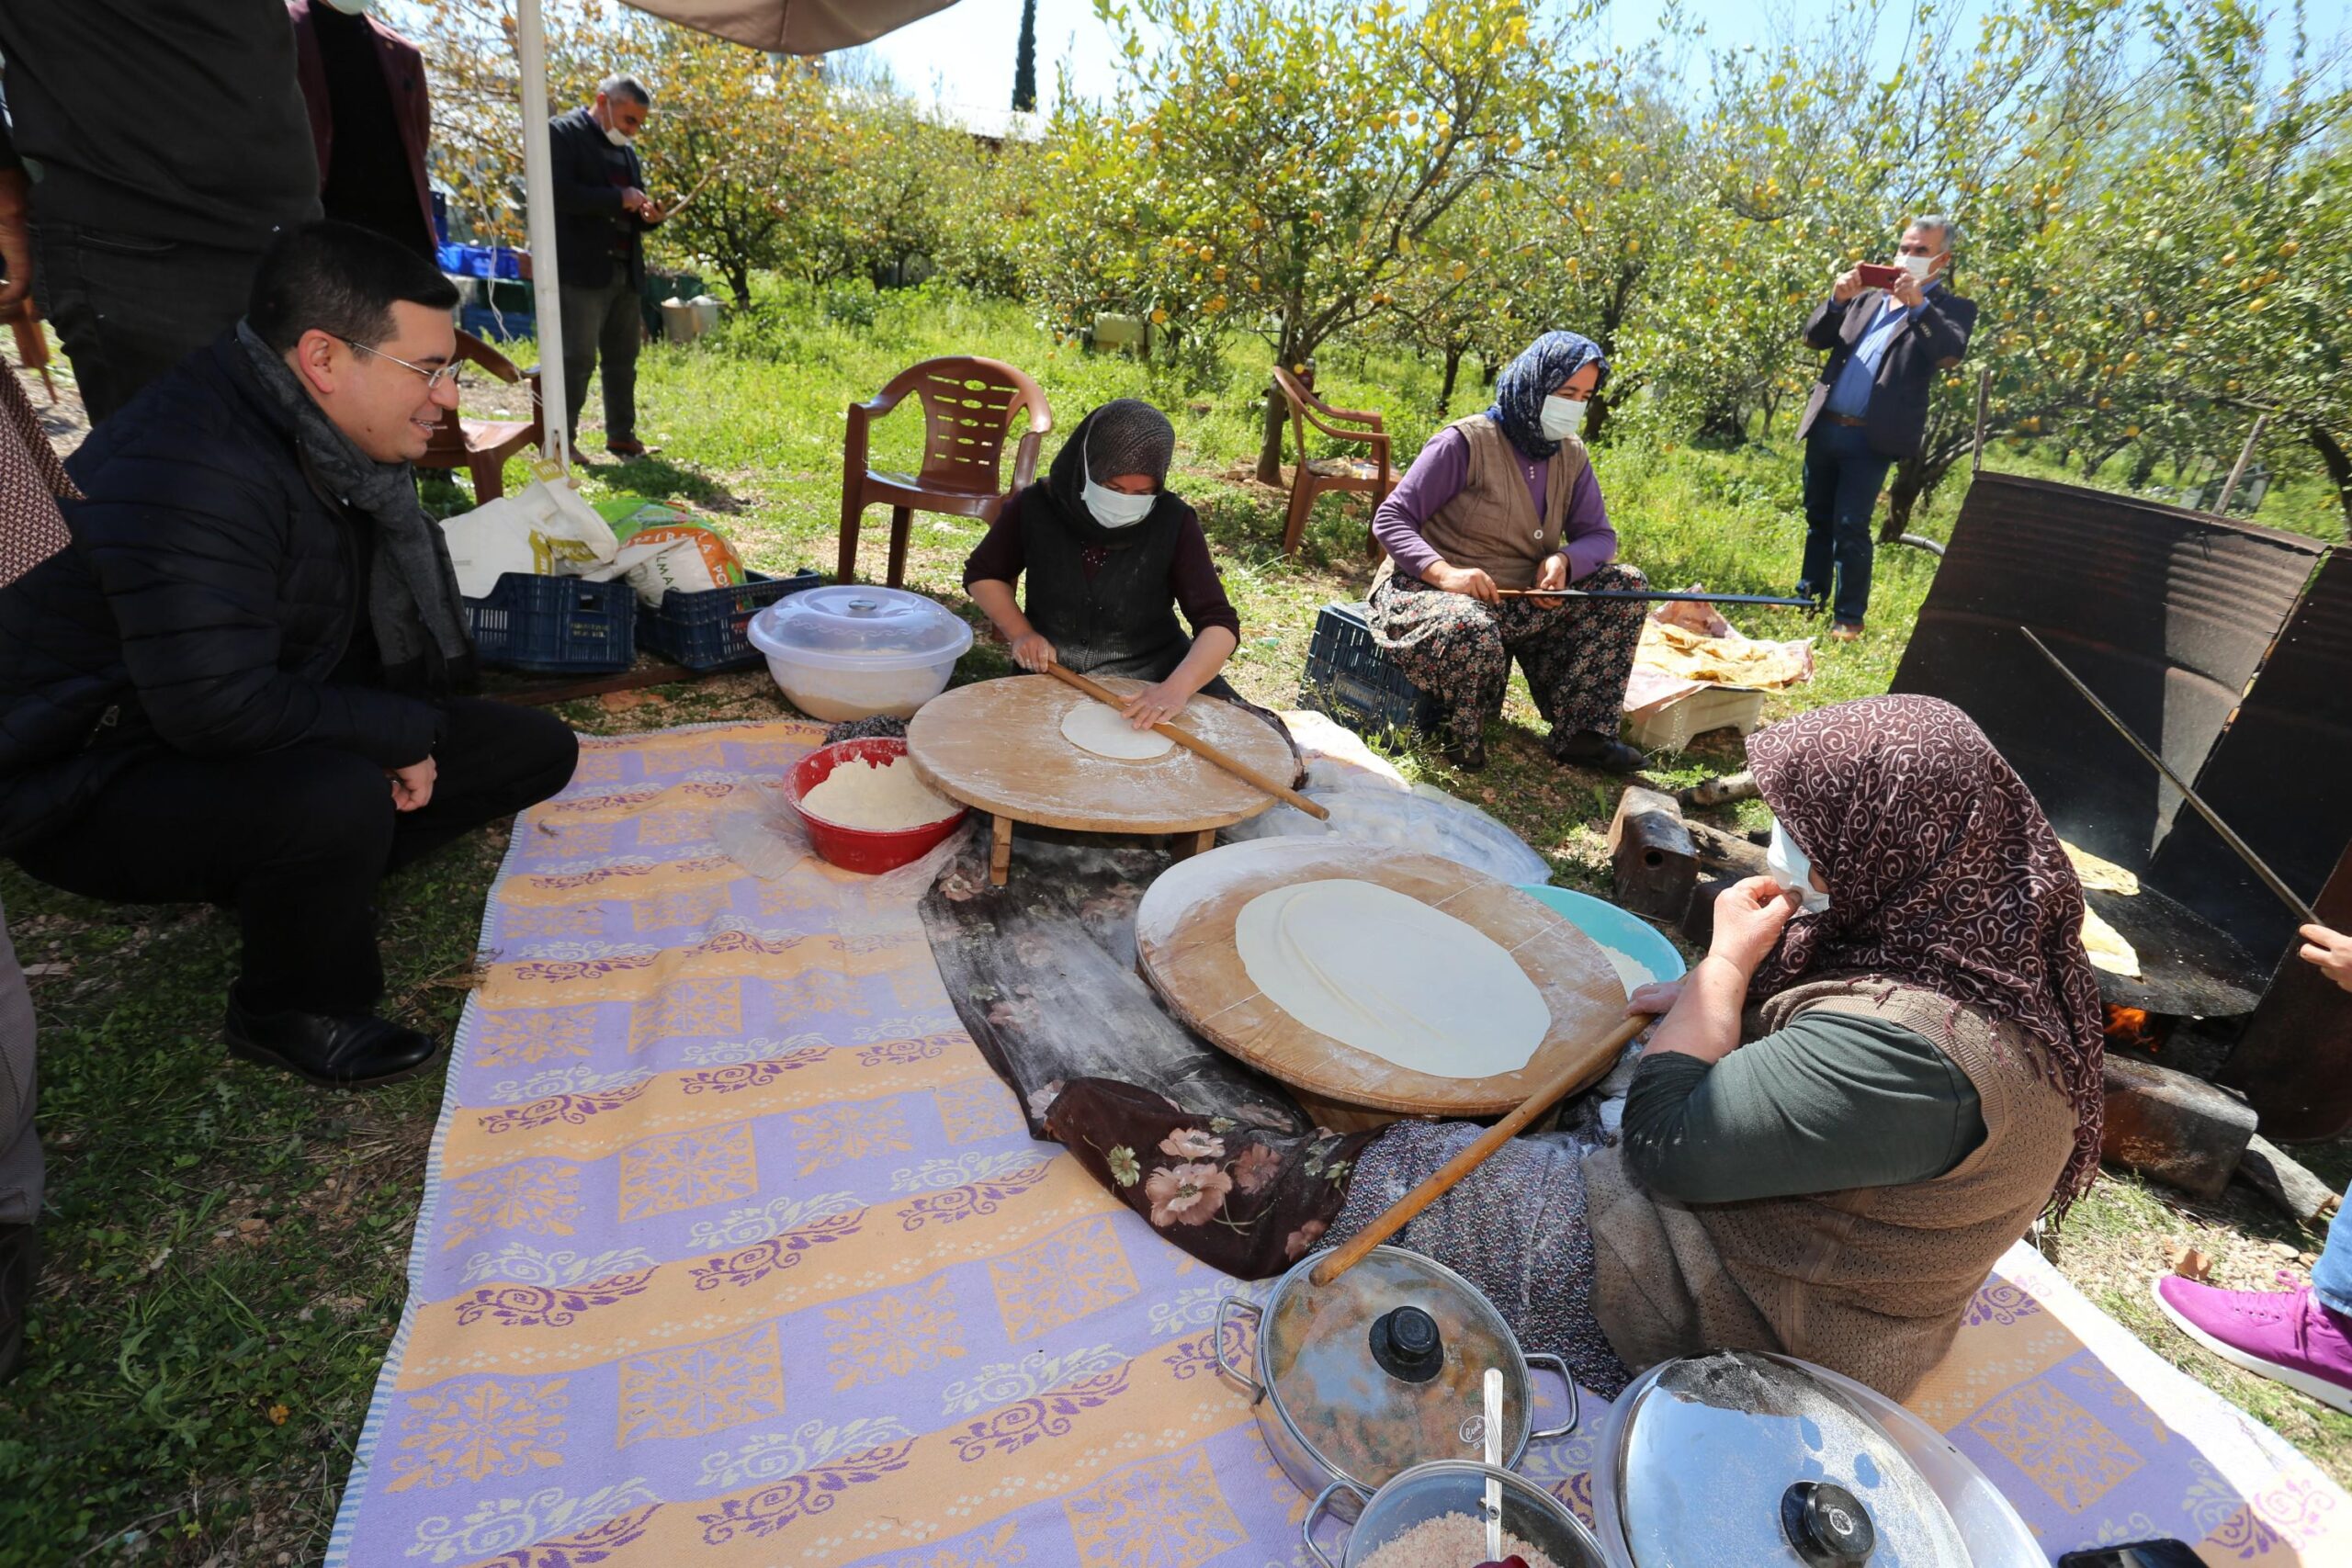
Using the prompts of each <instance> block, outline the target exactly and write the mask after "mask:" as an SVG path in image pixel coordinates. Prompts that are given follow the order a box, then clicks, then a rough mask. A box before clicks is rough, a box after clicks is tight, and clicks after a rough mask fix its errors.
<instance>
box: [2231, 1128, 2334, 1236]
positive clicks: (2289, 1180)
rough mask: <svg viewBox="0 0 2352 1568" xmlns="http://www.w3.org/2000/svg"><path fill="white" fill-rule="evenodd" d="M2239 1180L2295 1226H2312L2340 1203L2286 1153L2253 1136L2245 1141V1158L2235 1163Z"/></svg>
mask: <svg viewBox="0 0 2352 1568" xmlns="http://www.w3.org/2000/svg"><path fill="white" fill-rule="evenodd" d="M2238 1177H2239V1179H2241V1180H2243V1181H2245V1183H2246V1184H2247V1185H2248V1186H2250V1187H2253V1188H2255V1189H2256V1190H2259V1191H2260V1192H2261V1193H2262V1194H2263V1195H2264V1196H2265V1197H2267V1198H2268V1199H2269V1200H2270V1201H2272V1202H2274V1203H2276V1204H2278V1207H2279V1208H2280V1209H2282V1210H2284V1211H2286V1214H2287V1217H2288V1218H2289V1219H2290V1220H2292V1221H2294V1222H2295V1223H2296V1224H2303V1225H2308V1224H2317V1223H2318V1221H2319V1218H2320V1216H2321V1215H2323V1214H2324V1213H2327V1212H2328V1211H2329V1210H2330V1209H2333V1208H2335V1206H2336V1204H2337V1202H2338V1201H2340V1200H2339V1199H2338V1197H2337V1195H2336V1193H2335V1190H2333V1189H2332V1188H2330V1187H2329V1186H2328V1184H2327V1183H2326V1182H2324V1181H2322V1180H2321V1179H2319V1178H2318V1177H2316V1176H2313V1175H2312V1173H2311V1172H2310V1171H2308V1170H2306V1169H2304V1168H2302V1167H2301V1165H2299V1164H2297V1163H2296V1162H2295V1161H2294V1160H2293V1159H2291V1158H2290V1157H2289V1156H2288V1154H2287V1152H2286V1151H2285V1150H2284V1149H2281V1148H2280V1147H2279V1146H2278V1145H2276V1144H2274V1143H2272V1142H2271V1141H2270V1140H2269V1139H2267V1138H2266V1137H2264V1136H2263V1135H2262V1134H2259V1133H2256V1134H2255V1135H2254V1136H2253V1137H2252V1138H2249V1139H2248V1140H2246V1145H2245V1157H2244V1158H2243V1159H2241V1160H2239V1161H2238Z"/></svg>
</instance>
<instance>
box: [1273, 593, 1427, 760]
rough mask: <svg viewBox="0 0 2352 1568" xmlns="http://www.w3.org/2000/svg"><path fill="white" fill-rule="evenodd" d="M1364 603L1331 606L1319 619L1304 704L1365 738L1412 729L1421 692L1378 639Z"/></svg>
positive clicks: (1303, 683) (1302, 685)
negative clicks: (1382, 648)
mask: <svg viewBox="0 0 2352 1568" xmlns="http://www.w3.org/2000/svg"><path fill="white" fill-rule="evenodd" d="M1364 610H1365V606H1363V605H1362V604H1326V605H1324V606H1323V613H1322V614H1321V615H1317V616H1316V617H1315V639H1314V641H1312V642H1311V643H1309V644H1308V645H1307V649H1306V675H1305V676H1304V677H1302V678H1301V680H1300V681H1299V685H1298V695H1299V700H1300V701H1301V702H1303V703H1305V704H1306V705H1307V706H1309V707H1312V708H1319V709H1321V710H1322V711H1323V712H1325V713H1328V714H1329V715H1330V716H1332V717H1333V718H1336V719H1338V720H1339V721H1340V723H1342V724H1344V725H1346V726H1347V727H1348V728H1351V729H1354V730H1359V731H1361V732H1363V733H1365V734H1375V733H1377V732H1379V731H1381V730H1384V729H1400V730H1401V729H1410V728H1413V712H1414V709H1415V707H1416V705H1418V704H1419V701H1420V690H1419V688H1418V687H1416V686H1415V685H1414V684H1413V682H1410V681H1408V680H1407V679H1406V678H1405V672H1404V671H1401V670H1399V669H1397V667H1396V666H1395V665H1394V664H1391V663H1390V662H1388V656H1387V655H1386V654H1385V653H1383V652H1381V651H1380V645H1379V644H1378V643H1375V642H1374V641H1373V640H1372V627H1371V626H1369V625H1368V624H1367V623H1366V622H1365V620H1364Z"/></svg>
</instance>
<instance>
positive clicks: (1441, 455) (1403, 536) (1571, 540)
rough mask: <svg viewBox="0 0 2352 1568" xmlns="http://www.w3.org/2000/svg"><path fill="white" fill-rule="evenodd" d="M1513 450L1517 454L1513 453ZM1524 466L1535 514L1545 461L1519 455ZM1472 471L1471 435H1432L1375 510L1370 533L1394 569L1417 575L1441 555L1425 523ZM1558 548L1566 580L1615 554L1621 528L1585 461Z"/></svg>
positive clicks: (1450, 431) (1449, 431)
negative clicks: (1531, 460)
mask: <svg viewBox="0 0 2352 1568" xmlns="http://www.w3.org/2000/svg"><path fill="white" fill-rule="evenodd" d="M1514 456H1515V454H1514ZM1520 467H1521V472H1523V473H1525V474H1526V476H1527V494H1528V499H1530V500H1531V501H1532V502H1534V503H1535V514H1536V515H1537V516H1539V517H1540V516H1542V515H1543V514H1544V479H1545V469H1546V468H1549V467H1550V465H1549V464H1547V463H1537V464H1535V465H1534V466H1533V467H1532V468H1530V467H1529V466H1528V465H1527V463H1526V460H1525V459H1523V458H1522V459H1521V462H1520ZM1469 477H1470V438H1469V437H1468V436H1466V435H1464V434H1462V432H1461V431H1459V430H1457V429H1455V428H1454V427H1453V425H1450V424H1449V425H1447V426H1446V427H1445V428H1444V429H1442V430H1441V431H1439V432H1438V433H1437V434H1435V435H1432V436H1430V439H1429V444H1428V445H1427V446H1423V447H1422V448H1421V455H1420V456H1419V457H1416V458H1414V459H1413V466H1412V467H1411V468H1408V469H1406V470H1405V477H1404V478H1403V479H1399V480H1397V488H1396V489H1395V490H1392V491H1389V492H1388V499H1387V500H1385V501H1384V502H1381V503H1380V510H1379V511H1377V512H1374V513H1373V514H1372V536H1373V537H1374V538H1375V539H1377V540H1379V541H1380V547H1381V548H1382V549H1384V550H1386V551H1387V552H1388V557H1389V558H1390V559H1391V560H1393V561H1395V562H1396V563H1397V570H1398V571H1401V572H1404V573H1406V574H1408V575H1409V576H1413V577H1419V576H1420V575H1421V574H1422V573H1423V572H1424V571H1426V570H1428V569H1429V567H1430V564H1431V563H1432V562H1434V561H1436V560H1437V559H1438V558H1439V557H1438V553H1437V551H1436V550H1434V549H1432V548H1431V547H1430V542H1429V541H1428V540H1427V539H1424V538H1422V537H1421V529H1422V527H1423V525H1426V524H1427V523H1428V522H1429V520H1430V518H1431V517H1434V516H1436V515H1437V512H1438V509H1439V508H1440V507H1442V506H1443V505H1444V504H1445V503H1446V502H1449V501H1452V500H1453V498H1454V497H1455V496H1457V495H1459V494H1461V493H1462V485H1463V481H1464V480H1465V479H1468V478H1469ZM1560 548H1561V550H1562V551H1564V552H1565V553H1566V556H1567V558H1568V581H1571V582H1577V581H1582V580H1584V579H1585V578H1587V577H1589V576H1591V575H1592V574H1593V573H1594V572H1595V571H1598V570H1600V568H1602V567H1604V566H1607V565H1608V564H1609V563H1610V562H1611V561H1612V560H1614V559H1616V558H1617V530H1615V529H1614V528H1611V526H1610V525H1609V508H1608V507H1607V506H1606V505H1604V504H1603V503H1602V502H1601V499H1600V480H1599V479H1595V478H1594V477H1593V473H1592V468H1591V466H1590V465H1589V464H1588V465H1586V468H1585V470H1584V472H1583V473H1581V474H1578V475H1577V482H1576V484H1575V485H1574V486H1573V487H1572V488H1571V489H1570V490H1569V491H1568V515H1567V517H1566V521H1564V522H1563V523H1562V524H1561V525H1560Z"/></svg>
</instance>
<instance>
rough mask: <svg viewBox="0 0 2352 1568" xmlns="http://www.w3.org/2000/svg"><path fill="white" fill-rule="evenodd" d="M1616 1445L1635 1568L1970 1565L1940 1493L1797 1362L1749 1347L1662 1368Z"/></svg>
mask: <svg viewBox="0 0 2352 1568" xmlns="http://www.w3.org/2000/svg"><path fill="white" fill-rule="evenodd" d="M1616 1443H1617V1455H1616V1458H1617V1464H1616V1472H1615V1485H1616V1488H1617V1496H1616V1498H1615V1502H1616V1505H1617V1515H1618V1517H1619V1519H1620V1520H1622V1521H1623V1529H1624V1533H1625V1541H1624V1545H1625V1547H1626V1549H1627V1551H1628V1552H1629V1554H1630V1556H1631V1559H1632V1561H1633V1562H1634V1565H1635V1568H1667V1565H1668V1564H1679V1565H1688V1564H1693V1563H1718V1562H1721V1563H1734V1562H1736V1563H1739V1564H1741V1565H1742V1568H1755V1565H1759V1564H1802V1565H1804V1568H1861V1565H1862V1564H1864V1563H1867V1564H1868V1565H1869V1568H1969V1564H1970V1562H1971V1558H1970V1555H1969V1552H1968V1549H1967V1547H1966V1545H1965V1544H1964V1543H1963V1542H1962V1537H1961V1533H1960V1529H1959V1527H1958V1526H1957V1525H1955V1524H1954V1523H1953V1520H1952V1517H1951V1512H1950V1511H1949V1510H1948V1509H1947V1508H1946V1507H1945V1506H1944V1504H1943V1500H1942V1499H1941V1498H1940V1497H1939V1495H1937V1492H1936V1489H1935V1487H1934V1486H1933V1485H1931V1484H1930V1483H1928V1480H1927V1478H1926V1477H1925V1476H1923V1475H1922V1474H1921V1473H1920V1472H1919V1471H1918V1470H1917V1467H1915V1466H1914V1465H1913V1464H1912V1463H1911V1461H1909V1460H1908V1459H1906V1458H1905V1456H1904V1454H1903V1452H1902V1450H1900V1449H1899V1448H1897V1447H1896V1445H1895V1443H1894V1440H1893V1439H1892V1438H1890V1437H1889V1436H1888V1434H1887V1432H1886V1430H1885V1429H1884V1428H1883V1427H1881V1426H1880V1425H1879V1423H1878V1422H1877V1421H1876V1420H1875V1419H1874V1418H1873V1417H1872V1416H1870V1415H1869V1414H1868V1413H1867V1412H1866V1411H1865V1410H1864V1409H1863V1408H1862V1407H1861V1406H1860V1404H1856V1403H1855V1402H1854V1401H1853V1400H1851V1399H1849V1397H1848V1396H1847V1395H1846V1394H1844V1393H1841V1392H1839V1391H1838V1389H1836V1388H1834V1387H1833V1386H1831V1385H1830V1384H1829V1383H1828V1382H1825V1381H1823V1380H1822V1379H1821V1378H1818V1377H1816V1376H1815V1375H1814V1374H1813V1373H1812V1372H1811V1371H1808V1370H1807V1369H1806V1368H1805V1367H1804V1366H1803V1365H1801V1364H1799V1363H1796V1362H1792V1361H1790V1360H1786V1359H1782V1358H1781V1357H1777V1356H1765V1355H1758V1354H1754V1353H1751V1352H1748V1351H1742V1350H1726V1351H1722V1352H1719V1353H1717V1354H1714V1355H1711V1356H1692V1357H1687V1358H1685V1359H1680V1360H1676V1361H1668V1362H1667V1363H1666V1364H1665V1365H1664V1366H1662V1367H1659V1368H1657V1370H1655V1371H1652V1372H1650V1373H1648V1374H1647V1375H1645V1376H1644V1377H1643V1378H1642V1379H1640V1380H1639V1381H1638V1382H1636V1383H1635V1384H1634V1388H1633V1389H1632V1390H1631V1391H1630V1392H1629V1393H1628V1394H1627V1395H1626V1397H1625V1402H1624V1404H1623V1406H1622V1407H1621V1409H1620V1412H1619V1416H1618V1427H1617V1438H1616Z"/></svg>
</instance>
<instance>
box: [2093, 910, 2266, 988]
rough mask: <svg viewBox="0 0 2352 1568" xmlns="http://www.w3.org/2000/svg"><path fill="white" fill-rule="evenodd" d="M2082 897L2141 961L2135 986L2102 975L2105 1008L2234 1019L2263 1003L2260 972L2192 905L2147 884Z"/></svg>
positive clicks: (2126, 980) (2108, 974)
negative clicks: (2130, 891) (2134, 890)
mask: <svg viewBox="0 0 2352 1568" xmlns="http://www.w3.org/2000/svg"><path fill="white" fill-rule="evenodd" d="M2083 897H2084V898H2085V900H2086V901H2087V902H2088V903H2089V905H2090V907H2091V908H2092V909H2093V910H2095V911H2096V912H2097V913H2098V918H2099V919H2102V920H2105V921H2106V922H2107V923H2108V924H2109V925H2110V926H2113V927H2114V928H2115V932H2116V934H2117V935H2118V936H2120V937H2121V938H2122V939H2123V940H2124V941H2126V942H2130V943H2131V951H2132V952H2133V953H2136V954H2138V955H2139V959H2140V977H2139V978H2138V979H2136V980H2135V979H2133V978H2131V976H2125V975H2117V974H2113V973H2111V972H2109V971H2108V970H2105V969H2099V970H2097V971H2096V973H2097V974H2098V994H2099V998H2100V999H2101V1000H2102V1001H2106V1002H2109V1003H2110V1004H2112V1005H2114V1006H2116V1007H2125V1008H2138V1009H2140V1010H2142V1011H2143V1012H2155V1013H2170V1014H2174V1015H2176V1016H2183V1017H2185V1016H2188V1015H2191V1014H2193V1015H2195V1016H2197V1017H2199V1018H2236V1017H2238V1016H2239V1015H2240V1014H2242V1013H2249V1012H2252V1011H2253V1010H2254V1008H2255V1004H2256V1002H2258V1001H2260V1000H2261V999H2262V986H2263V981H2264V979H2265V978H2266V976H2264V974H2263V972H2262V969H2261V967H2260V965H2258V964H2256V963H2255V961H2254V959H2253V957H2252V955H2250V954H2249V953H2247V952H2246V950H2245V948H2243V947H2240V946H2239V945H2238V944H2237V943H2236V942H2232V941H2231V940H2230V938H2229V936H2228V935H2227V934H2226V933H2225V932H2223V931H2222V929H2221V928H2220V927H2219V926H2216V925H2214V924H2213V923H2212V922H2211V921H2210V920H2206V919H2200V918H2199V916H2198V915H2197V914H2196V913H2195V912H2194V911H2192V910H2190V909H2189V908H2188V907H2187V906H2185V905H2183V904H2180V903H2178V902H2177V901H2175V900H2173V899H2171V898H2167V897H2165V896H2164V895H2163V894H2161V893H2159V892H2157V891H2156V890H2155V889H2154V888H2153V887H2151V886H2148V885H2147V884H2146V883H2144V882H2143V883H2142V884H2141V885H2140V891H2139V892H2137V893H2133V894H2124V893H2105V892H2098V891H2095V890H2086V891H2085V892H2084V894H2083Z"/></svg>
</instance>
